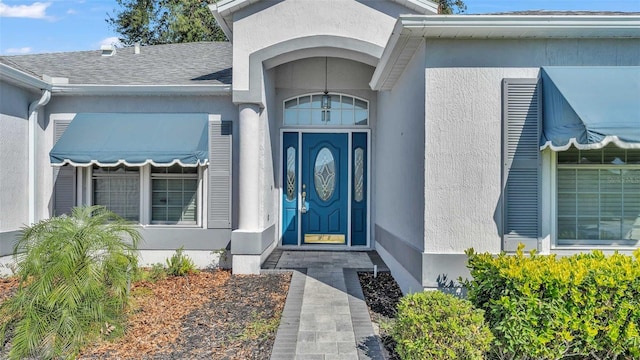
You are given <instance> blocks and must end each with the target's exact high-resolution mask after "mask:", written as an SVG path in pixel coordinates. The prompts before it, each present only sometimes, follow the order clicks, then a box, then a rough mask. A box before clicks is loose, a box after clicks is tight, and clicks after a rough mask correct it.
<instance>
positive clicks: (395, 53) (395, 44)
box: [369, 21, 411, 91]
mask: <svg viewBox="0 0 640 360" xmlns="http://www.w3.org/2000/svg"><path fill="white" fill-rule="evenodd" d="M410 33H411V31H410V30H406V29H404V27H403V24H402V22H401V21H397V22H396V25H395V26H394V28H393V32H392V33H391V37H390V38H389V41H388V42H387V46H386V47H385V49H384V52H383V53H382V56H381V57H380V61H379V62H378V66H376V69H375V71H374V72H373V76H372V77H371V81H370V82H369V86H370V87H371V89H372V90H376V91H377V90H381V89H382V86H383V84H384V82H385V81H386V79H387V78H388V76H389V73H390V72H391V70H392V69H393V65H394V64H395V63H396V61H397V59H398V57H399V56H400V53H401V52H402V50H403V49H404V46H402V45H403V44H405V43H406V38H407V37H409V36H410Z"/></svg>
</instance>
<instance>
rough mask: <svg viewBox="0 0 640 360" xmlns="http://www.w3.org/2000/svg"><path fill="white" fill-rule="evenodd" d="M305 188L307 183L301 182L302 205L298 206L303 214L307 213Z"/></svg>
mask: <svg viewBox="0 0 640 360" xmlns="http://www.w3.org/2000/svg"><path fill="white" fill-rule="evenodd" d="M306 188H307V185H305V184H302V206H301V207H300V212H301V213H303V214H306V213H307V192H306V191H305V189H306Z"/></svg>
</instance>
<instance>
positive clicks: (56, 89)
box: [51, 84, 231, 96]
mask: <svg viewBox="0 0 640 360" xmlns="http://www.w3.org/2000/svg"><path fill="white" fill-rule="evenodd" d="M51 90H52V92H53V93H54V94H56V95H95V96H102V95H110V96H117V95H127V96H130V95H138V96H167V95H182V96H188V95H192V96H225V95H231V85H74V84H71V85H57V86H56V85H54V86H53V87H52V89H51Z"/></svg>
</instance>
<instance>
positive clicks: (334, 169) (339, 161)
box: [300, 134, 349, 244]
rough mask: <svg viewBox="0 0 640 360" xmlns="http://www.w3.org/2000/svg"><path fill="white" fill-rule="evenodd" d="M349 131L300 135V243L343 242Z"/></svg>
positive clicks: (346, 212)
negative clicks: (345, 132)
mask: <svg viewBox="0 0 640 360" xmlns="http://www.w3.org/2000/svg"><path fill="white" fill-rule="evenodd" d="M347 136H348V134H303V135H302V174H301V181H302V201H303V202H302V208H301V210H300V213H301V220H302V243H303V244H346V242H347V219H348V209H347V204H348V200H349V199H348V182H347V180H348V174H347V161H348V155H349V151H348V142H347V139H348V138H347Z"/></svg>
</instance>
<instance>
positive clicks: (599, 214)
mask: <svg viewBox="0 0 640 360" xmlns="http://www.w3.org/2000/svg"><path fill="white" fill-rule="evenodd" d="M557 160H558V165H557V167H558V171H557V196H558V202H557V215H558V218H557V230H558V243H559V244H563V243H564V244H575V243H582V244H594V245H598V244H602V245H605V244H606V245H636V244H637V243H638V241H639V240H640V150H625V149H620V148H618V147H615V146H606V147H605V148H603V149H600V150H578V149H575V148H573V147H572V148H571V149H570V150H568V151H563V152H559V153H558V157H557Z"/></svg>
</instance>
